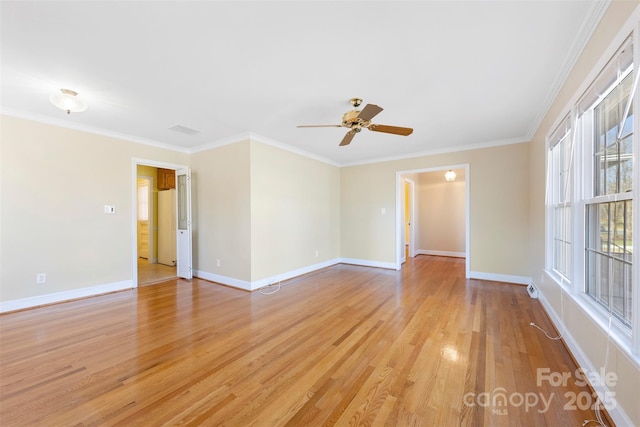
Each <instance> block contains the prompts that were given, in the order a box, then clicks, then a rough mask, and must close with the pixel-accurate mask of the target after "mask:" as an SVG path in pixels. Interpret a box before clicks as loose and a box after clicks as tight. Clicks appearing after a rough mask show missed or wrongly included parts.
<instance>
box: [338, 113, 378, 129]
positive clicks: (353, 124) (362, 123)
mask: <svg viewBox="0 0 640 427" xmlns="http://www.w3.org/2000/svg"><path fill="white" fill-rule="evenodd" d="M359 114H360V110H351V111H347V112H346V113H344V115H343V116H342V126H344V127H346V128H350V129H357V131H356V132H359V131H360V128H366V127H368V126H369V125H370V124H371V120H362V119H361V118H359V117H358V115H359Z"/></svg>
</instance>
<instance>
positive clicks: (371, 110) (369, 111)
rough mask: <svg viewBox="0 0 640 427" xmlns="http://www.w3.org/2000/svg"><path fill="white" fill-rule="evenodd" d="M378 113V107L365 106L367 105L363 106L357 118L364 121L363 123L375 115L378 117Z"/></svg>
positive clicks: (372, 105) (380, 109)
mask: <svg viewBox="0 0 640 427" xmlns="http://www.w3.org/2000/svg"><path fill="white" fill-rule="evenodd" d="M380 111H382V108H381V107H378V106H377V105H375V104H367V105H365V106H364V108H363V109H362V111H360V114H358V118H359V119H362V120H365V121H367V120H371V119H372V118H374V117H375V116H376V115H378V113H380Z"/></svg>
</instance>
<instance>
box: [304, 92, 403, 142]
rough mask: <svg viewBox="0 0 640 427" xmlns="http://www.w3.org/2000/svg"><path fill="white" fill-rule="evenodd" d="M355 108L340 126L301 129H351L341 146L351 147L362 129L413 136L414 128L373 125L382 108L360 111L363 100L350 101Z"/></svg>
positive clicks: (374, 107)
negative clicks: (354, 138)
mask: <svg viewBox="0 0 640 427" xmlns="http://www.w3.org/2000/svg"><path fill="white" fill-rule="evenodd" d="M349 102H351V105H353V107H354V108H355V109H354V110H351V111H347V112H346V113H344V114H343V115H342V123H341V124H339V125H300V126H298V127H299V128H323V127H337V128H339V127H345V128H349V132H347V134H346V135H345V136H344V138H342V141H341V142H340V146H341V147H342V146H345V145H349V144H350V143H351V140H352V139H353V137H354V136H355V135H356V133H358V132H360V131H361V130H362V129H369V130H372V131H374V132H384V133H392V134H395V135H404V136H407V135H411V133H412V132H413V129H412V128H403V127H398V126H389V125H379V124H375V123H371V119H372V118H374V117H375V116H376V115H378V113H380V112H381V111H382V108H381V107H378V106H377V105H374V104H367V105H365V106H364V108H363V109H362V111H360V110H358V107H359V106H360V105H361V104H362V99H360V98H351V100H350V101H349Z"/></svg>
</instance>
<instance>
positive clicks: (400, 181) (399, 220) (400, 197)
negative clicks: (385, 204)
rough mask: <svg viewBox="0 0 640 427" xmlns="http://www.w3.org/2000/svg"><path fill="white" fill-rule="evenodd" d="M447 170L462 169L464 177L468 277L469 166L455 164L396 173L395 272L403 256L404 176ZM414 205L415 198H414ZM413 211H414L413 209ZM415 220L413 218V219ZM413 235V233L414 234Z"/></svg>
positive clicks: (467, 269) (466, 164) (467, 275)
mask: <svg viewBox="0 0 640 427" xmlns="http://www.w3.org/2000/svg"><path fill="white" fill-rule="evenodd" d="M449 169H464V172H465V173H464V176H465V178H464V179H465V232H464V234H465V248H464V249H465V277H467V278H468V277H469V272H470V266H471V255H470V250H469V247H470V244H469V243H470V239H469V230H470V228H469V218H470V216H469V215H470V214H469V193H470V187H469V164H468V163H463V164H457V165H448V166H436V167H432V168H422V169H412V170H403V171H396V270H401V269H402V258H403V256H404V249H405V243H404V231H403V230H404V227H405V223H404V182H405V179H406V176H405V175H411V174H420V173H425V172H439V171H442V172H443V173H444V172H446V171H447V170H449ZM443 179H444V178H443ZM414 203H415V197H414ZM414 211H415V209H414ZM414 220H415V218H414ZM414 235H415V233H414Z"/></svg>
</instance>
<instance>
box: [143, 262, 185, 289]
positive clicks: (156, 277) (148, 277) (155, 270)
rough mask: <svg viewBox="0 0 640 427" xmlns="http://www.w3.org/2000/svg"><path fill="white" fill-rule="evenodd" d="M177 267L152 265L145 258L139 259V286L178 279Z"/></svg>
mask: <svg viewBox="0 0 640 427" xmlns="http://www.w3.org/2000/svg"><path fill="white" fill-rule="evenodd" d="M177 276H178V275H177V272H176V267H170V266H168V265H164V264H157V263H156V264H151V263H149V261H147V260H146V259H144V258H138V286H141V285H148V284H150V283H156V282H160V281H163V280H168V279H173V278H176V277H177Z"/></svg>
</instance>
